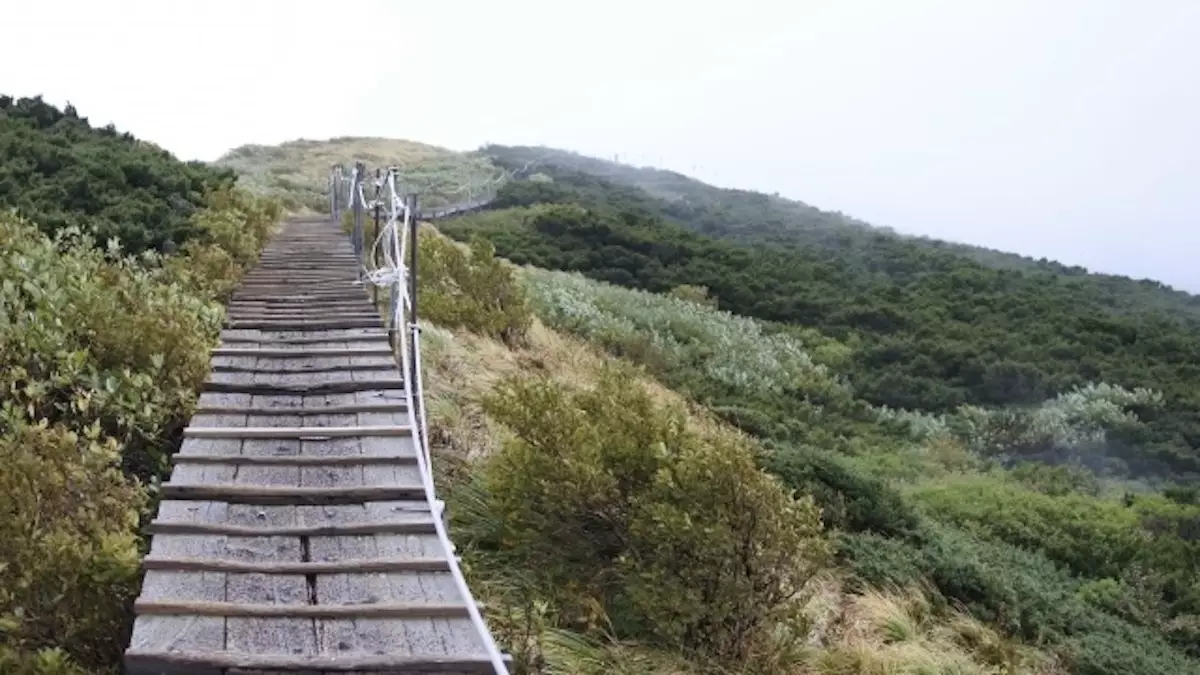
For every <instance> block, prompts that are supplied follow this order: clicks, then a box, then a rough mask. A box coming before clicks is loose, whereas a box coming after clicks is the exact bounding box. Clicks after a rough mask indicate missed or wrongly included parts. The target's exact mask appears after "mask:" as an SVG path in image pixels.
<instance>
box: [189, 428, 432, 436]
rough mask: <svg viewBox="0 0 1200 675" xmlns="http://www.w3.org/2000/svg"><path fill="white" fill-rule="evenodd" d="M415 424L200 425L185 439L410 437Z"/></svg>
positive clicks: (192, 429)
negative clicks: (342, 425) (409, 425)
mask: <svg viewBox="0 0 1200 675" xmlns="http://www.w3.org/2000/svg"><path fill="white" fill-rule="evenodd" d="M411 435H412V427H407V426H395V425H382V426H361V427H359V426H354V427H323V426H316V425H314V426H305V427H283V426H279V427H246V426H242V427H238V426H225V427H208V426H204V427H198V426H189V427H187V428H186V429H184V430H183V436H184V438H300V439H307V438H314V439H316V438H362V437H367V436H411Z"/></svg>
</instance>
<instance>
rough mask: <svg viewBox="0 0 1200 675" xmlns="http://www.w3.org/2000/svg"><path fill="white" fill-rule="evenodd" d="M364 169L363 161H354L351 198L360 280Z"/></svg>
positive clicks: (360, 277) (353, 236) (355, 254)
mask: <svg viewBox="0 0 1200 675" xmlns="http://www.w3.org/2000/svg"><path fill="white" fill-rule="evenodd" d="M364 171H366V167H364V166H363V163H362V162H355V163H354V185H353V187H352V188H351V192H350V200H351V201H352V202H353V203H354V234H353V235H351V239H352V240H353V242H354V256H355V258H357V259H358V278H359V279H360V280H361V279H362V269H363V264H362V263H363V203H362V196H361V193H360V192H359V189H360V187H361V186H362V179H363V172H364Z"/></svg>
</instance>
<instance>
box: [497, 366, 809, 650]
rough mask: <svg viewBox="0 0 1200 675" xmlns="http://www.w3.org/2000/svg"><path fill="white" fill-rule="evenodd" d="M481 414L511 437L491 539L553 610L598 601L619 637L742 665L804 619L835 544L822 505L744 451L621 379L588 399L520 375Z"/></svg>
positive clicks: (502, 461)
mask: <svg viewBox="0 0 1200 675" xmlns="http://www.w3.org/2000/svg"><path fill="white" fill-rule="evenodd" d="M485 407H486V409H487V411H488V412H489V414H491V415H492V416H493V417H494V418H495V419H496V420H498V421H499V422H501V423H503V424H504V425H506V426H507V427H508V428H509V429H511V431H512V433H513V435H514V436H515V438H513V439H511V440H510V441H509V442H507V443H505V444H504V446H503V448H502V450H501V451H500V452H499V453H498V454H497V455H496V456H494V457H493V458H492V459H491V460H490V461H489V463H488V464H487V466H486V468H485V469H484V470H483V474H482V478H481V482H482V485H483V494H484V497H483V499H484V500H485V502H486V503H485V506H486V508H485V510H486V512H487V513H489V514H490V515H489V518H491V519H492V520H493V521H494V522H493V523H492V525H491V528H490V532H489V534H488V537H489V538H490V539H491V541H490V542H483V543H484V544H486V545H490V546H492V547H496V548H499V549H501V550H503V551H507V552H508V555H512V556H515V557H516V558H517V559H519V560H520V561H521V563H520V567H521V568H523V569H529V570H536V573H537V574H538V575H540V577H541V578H542V580H543V581H544V582H545V583H544V584H543V587H544V588H547V589H548V590H549V589H554V591H553V592H555V593H557V597H555V598H554V600H555V601H556V602H558V603H560V604H562V605H564V606H566V607H568V608H572V609H574V610H576V611H575V612H574V614H578V615H583V614H586V613H587V612H586V608H587V607H588V606H589V605H590V604H591V603H593V602H595V603H599V605H600V606H601V607H603V609H604V610H605V613H606V614H607V616H608V617H609V618H611V620H612V622H613V626H614V628H615V630H616V631H617V632H618V633H619V634H620V635H621V636H625V637H633V638H645V639H652V640H656V641H659V642H661V643H664V644H667V645H674V646H679V647H682V648H683V649H684V650H685V651H688V652H692V653H697V654H701V655H704V656H707V657H712V658H718V659H721V660H724V661H727V662H734V663H740V662H744V661H745V660H746V659H748V658H751V657H752V656H754V655H755V654H757V653H758V651H757V650H758V649H759V648H761V647H762V640H763V639H765V638H764V634H765V633H766V632H767V631H768V630H770V629H773V628H775V627H777V626H778V625H780V624H781V622H782V623H784V624H786V623H787V622H788V621H789V620H791V619H794V618H795V615H794V614H793V612H794V611H795V609H796V607H795V603H793V602H792V601H793V599H794V597H795V595H796V593H797V592H798V591H799V589H800V587H801V585H802V584H803V583H804V582H805V581H807V580H808V578H809V577H810V575H811V574H812V572H813V570H814V568H815V567H816V566H817V565H818V564H820V563H821V561H822V559H823V558H824V555H825V553H826V552H827V543H826V541H825V540H824V539H823V538H822V537H821V536H820V528H821V525H820V520H819V517H818V514H817V509H816V507H815V506H814V505H813V503H812V500H811V499H808V498H804V499H800V500H796V499H793V497H792V496H791V495H790V494H789V492H788V491H787V490H785V489H784V488H783V487H782V486H781V485H780V484H779V483H778V481H777V480H776V479H774V478H773V477H771V476H769V475H768V474H766V473H763V472H762V471H760V470H759V469H757V467H756V466H755V460H754V453H753V451H752V449H751V448H750V447H748V446H747V445H745V443H744V442H743V441H740V440H734V439H733V438H724V439H722V438H712V437H701V436H699V435H697V433H696V432H695V431H693V430H691V429H689V428H688V426H687V424H686V418H685V416H684V413H683V411H682V410H679V409H675V408H671V407H663V406H660V405H657V404H655V403H654V402H653V401H652V400H651V398H650V397H649V395H648V394H647V393H646V392H645V391H643V390H642V389H641V388H640V387H639V386H631V383H630V380H629V378H628V376H627V374H625V373H623V372H622V371H620V370H618V369H612V370H608V371H606V372H605V373H604V375H603V376H602V378H601V379H600V381H599V383H598V385H597V386H596V388H595V389H592V390H572V389H569V388H567V387H565V386H564V385H560V384H557V383H554V382H552V381H550V380H548V379H535V378H523V379H509V380H506V381H504V382H502V383H501V385H499V386H498V388H497V390H496V391H495V392H494V394H493V395H492V396H490V397H489V398H488V399H487V400H486V401H485ZM476 531H478V530H476ZM572 614H573V612H572V611H567V612H566V615H568V616H570V615H572Z"/></svg>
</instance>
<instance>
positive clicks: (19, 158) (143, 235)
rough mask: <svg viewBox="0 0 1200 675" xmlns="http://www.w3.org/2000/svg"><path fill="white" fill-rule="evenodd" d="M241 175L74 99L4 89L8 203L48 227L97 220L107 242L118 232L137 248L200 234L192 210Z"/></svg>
mask: <svg viewBox="0 0 1200 675" xmlns="http://www.w3.org/2000/svg"><path fill="white" fill-rule="evenodd" d="M234 178H235V177H234V175H233V173H232V172H230V171H222V170H218V169H214V168H211V167H209V166H206V165H204V164H201V163H199V162H187V163H184V162H180V161H178V160H177V159H175V158H174V157H172V156H171V154H170V153H168V152H166V151H164V150H162V149H160V148H158V147H156V146H154V145H153V144H150V143H146V142H144V141H139V140H137V139H136V138H134V137H133V136H131V135H129V134H128V133H120V132H118V131H117V130H116V129H114V128H112V126H111V125H110V126H107V127H103V128H93V127H92V126H91V125H90V124H89V123H88V120H87V118H86V117H81V116H80V115H79V114H78V113H77V112H76V110H75V109H74V108H72V107H70V106H68V107H67V108H66V109H65V110H62V111H60V110H58V109H57V108H55V107H54V106H52V105H49V104H47V103H45V102H44V101H42V99H41V97H37V98H22V99H15V100H14V99H13V98H12V97H10V96H0V208H16V210H17V213H18V214H19V215H20V216H22V217H24V218H27V219H29V220H30V221H32V222H34V223H36V224H37V225H38V226H39V227H40V228H41V229H42V231H43V232H47V233H52V232H54V231H56V230H59V229H61V228H63V227H66V226H69V225H79V226H84V227H93V228H95V231H96V235H97V236H96V240H97V243H98V244H100V245H104V244H105V243H106V242H107V240H108V239H109V238H110V237H116V238H117V239H118V240H119V241H120V242H121V244H122V246H123V247H124V248H125V249H126V250H129V251H133V252H137V251H141V250H145V249H160V250H161V249H162V248H163V247H164V246H167V245H169V244H173V245H177V244H182V243H183V242H184V241H187V240H188V239H190V238H191V237H193V236H195V235H197V234H199V230H197V228H196V227H195V226H194V224H193V223H192V222H191V220H190V218H191V216H192V215H193V214H195V213H196V212H197V211H199V210H200V209H201V208H203V207H204V198H205V194H206V192H208V191H211V190H214V189H216V188H219V187H221V186H226V185H231V184H232V183H233V181H234Z"/></svg>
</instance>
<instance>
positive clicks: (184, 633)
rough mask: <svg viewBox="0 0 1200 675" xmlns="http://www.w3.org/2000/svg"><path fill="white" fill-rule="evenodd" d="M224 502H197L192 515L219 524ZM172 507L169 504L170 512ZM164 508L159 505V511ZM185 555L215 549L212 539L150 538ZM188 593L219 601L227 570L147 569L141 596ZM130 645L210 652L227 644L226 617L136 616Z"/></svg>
mask: <svg viewBox="0 0 1200 675" xmlns="http://www.w3.org/2000/svg"><path fill="white" fill-rule="evenodd" d="M228 508H229V507H228V506H227V505H225V504H218V503H210V504H203V505H197V506H196V508H195V510H194V511H192V512H191V516H192V517H193V518H194V519H195V520H196V522H198V523H207V524H217V523H220V522H221V521H223V520H224V517H225V513H226V511H227V510H228ZM170 510H171V507H168V508H167V515H168V516H170V515H171V514H170ZM161 513H162V509H160V514H161ZM172 547H174V551H173V552H178V553H179V554H182V555H191V556H198V557H202V556H206V555H208V554H210V553H211V552H212V549H213V545H212V544H211V543H210V542H205V541H203V540H196V539H191V538H180V539H177V540H170V538H167V540H166V541H164V540H160V538H158V537H156V538H154V539H153V540H152V541H151V551H152V553H157V552H161V551H164V550H170V549H171V548H172ZM178 593H186V594H187V595H188V596H190V597H194V598H203V599H205V600H208V601H213V602H219V601H224V600H225V574H223V573H220V572H189V573H179V572H147V573H146V575H145V577H144V579H143V582H142V589H141V594H140V599H142V600H144V601H150V602H158V601H166V600H170V599H171V598H173V597H177V594H178ZM130 647H132V648H134V649H145V650H151V651H158V652H165V651H172V650H184V651H188V650H190V651H200V652H210V651H219V650H222V649H224V648H225V620H224V619H223V618H220V617H179V616H137V618H136V619H135V621H134V626H133V635H132V637H131V638H130ZM127 672H130V673H136V674H138V675H148V674H149V673H150V672H152V671H148V670H137V669H131V670H129V671H127Z"/></svg>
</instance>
